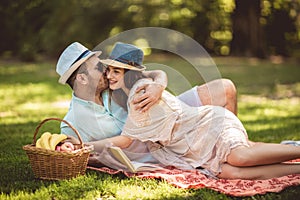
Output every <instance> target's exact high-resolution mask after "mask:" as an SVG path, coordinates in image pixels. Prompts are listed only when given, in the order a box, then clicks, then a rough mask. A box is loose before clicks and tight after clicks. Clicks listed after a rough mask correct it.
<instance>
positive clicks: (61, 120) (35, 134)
mask: <svg viewBox="0 0 300 200" xmlns="http://www.w3.org/2000/svg"><path fill="white" fill-rule="evenodd" d="M50 120H56V121H60V122H64V123H66V124H67V125H68V126H69V127H70V128H71V129H72V130H73V131H74V132H75V133H76V135H77V137H78V139H79V142H80V145H81V148H83V147H84V146H83V142H82V139H81V137H80V135H79V133H78V131H77V130H76V129H75V128H74V127H73V126H72V125H71V124H70V123H69V122H67V121H66V120H63V119H60V118H53V117H51V118H46V119H44V120H43V121H41V122H40V124H39V125H38V126H37V127H36V129H35V132H34V135H33V144H34V145H36V136H37V134H38V132H39V129H40V128H41V126H42V125H43V124H44V123H46V122H47V121H50Z"/></svg>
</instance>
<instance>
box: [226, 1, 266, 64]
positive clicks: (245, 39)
mask: <svg viewBox="0 0 300 200" xmlns="http://www.w3.org/2000/svg"><path fill="white" fill-rule="evenodd" d="M235 4H236V8H235V11H234V13H233V15H232V31H233V39H232V41H231V55H234V56H253V57H259V58H264V57H265V53H264V42H263V37H262V27H261V25H260V23H259V18H260V9H261V8H260V0H235Z"/></svg>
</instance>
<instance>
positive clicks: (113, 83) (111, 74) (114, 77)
mask: <svg viewBox="0 0 300 200" xmlns="http://www.w3.org/2000/svg"><path fill="white" fill-rule="evenodd" d="M124 73H125V70H124V69H123V68H117V67H112V66H108V70H107V72H106V76H107V79H108V81H109V88H110V89H111V90H117V89H120V88H122V89H123V88H125V84H124Z"/></svg>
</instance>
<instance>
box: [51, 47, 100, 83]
mask: <svg viewBox="0 0 300 200" xmlns="http://www.w3.org/2000/svg"><path fill="white" fill-rule="evenodd" d="M101 53H102V52H101V51H90V50H88V49H87V48H86V47H85V46H83V45H82V44H80V43H78V42H74V43H72V44H70V45H69V46H68V47H67V48H66V49H65V50H64V51H63V53H62V54H61V55H60V57H59V59H58V62H57V65H56V72H57V73H58V74H59V75H60V78H59V80H58V82H59V83H61V84H66V82H67V80H68V79H69V78H70V76H71V75H72V74H73V72H74V71H76V69H78V67H79V66H80V65H81V64H82V63H84V62H85V61H86V60H87V59H89V58H90V57H91V56H93V55H96V56H100V55H101Z"/></svg>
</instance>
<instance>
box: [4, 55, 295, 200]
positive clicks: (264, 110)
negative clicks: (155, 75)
mask: <svg viewBox="0 0 300 200" xmlns="http://www.w3.org/2000/svg"><path fill="white" fill-rule="evenodd" d="M215 60H216V62H217V63H218V64H219V70H220V71H221V73H222V74H223V76H224V77H227V78H231V79H232V80H233V81H234V82H235V83H236V85H237V87H238V91H239V117H240V119H241V120H242V121H243V123H244V124H245V126H246V129H247V130H248V132H249V137H250V138H251V139H252V140H255V141H258V140H259V141H266V142H280V141H281V140H284V139H294V140H300V136H299V131H300V126H299V124H300V123H299V122H300V121H299V119H300V115H299V113H300V107H299V96H300V92H299V91H300V89H299V87H300V86H299V81H300V80H299V76H298V74H297V71H296V70H297V65H296V64H295V63H283V64H281V65H279V64H277V65H274V64H271V63H268V62H266V61H260V60H253V59H250V60H249V59H231V58H230V59H228V58H227V59H224V58H215ZM170 61H171V62H170ZM161 62H162V63H168V65H169V66H174V67H175V68H176V69H180V66H182V65H183V64H184V63H183V62H182V61H181V60H176V59H174V58H172V59H170V58H165V59H162V60H161ZM187 69H188V68H185V70H187ZM187 74H191V73H187ZM253 77H255V78H253ZM188 79H191V80H192V81H193V82H194V84H196V83H199V81H197V80H196V79H193V76H192V75H190V76H189V77H188ZM57 80H58V75H57V74H56V73H55V71H54V63H52V62H39V63H17V62H1V63H0V99H1V101H0V117H1V118H0V131H1V135H0V169H1V175H0V182H1V186H0V193H1V194H0V199H22V200H23V199H97V198H102V199H239V198H233V197H229V196H226V195H223V194H219V193H217V192H215V191H213V190H210V189H199V190H193V189H179V188H175V187H173V186H172V185H170V184H168V183H166V182H164V181H161V180H151V179H145V180H142V179H136V178H127V177H125V176H123V175H121V174H119V175H109V174H105V173H98V172H94V171H90V170H88V171H87V174H86V175H85V176H81V177H78V178H75V179H72V180H64V181H41V180H37V179H35V178H34V176H33V173H32V171H31V168H30V166H29V162H28V158H27V157H26V154H25V152H24V151H23V150H22V148H21V147H22V146H23V145H25V144H29V143H31V142H32V136H33V132H34V130H35V128H36V126H37V125H38V123H39V122H40V121H41V120H43V119H44V118H47V117H60V118H62V117H63V116H64V114H65V113H66V111H67V108H68V104H69V100H70V98H71V90H70V89H69V88H68V87H67V86H63V85H59V84H58V83H57ZM175 83H176V82H175ZM170 84H171V83H170ZM179 84H180V83H179ZM285 90H289V92H288V93H285V92H286V91H285ZM287 97H288V98H287ZM45 130H48V131H51V132H58V131H59V124H57V122H53V123H52V122H49V123H47V124H45V127H44V129H41V130H40V132H43V131H45ZM299 195H300V186H297V187H290V188H288V189H286V190H284V191H283V192H281V193H278V194H275V193H269V194H265V195H255V196H252V197H246V198H243V199H249V200H250V199H252V200H253V199H295V198H296V197H299Z"/></svg>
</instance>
